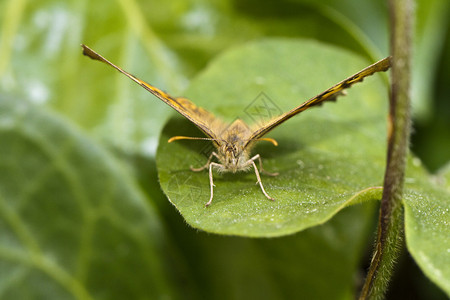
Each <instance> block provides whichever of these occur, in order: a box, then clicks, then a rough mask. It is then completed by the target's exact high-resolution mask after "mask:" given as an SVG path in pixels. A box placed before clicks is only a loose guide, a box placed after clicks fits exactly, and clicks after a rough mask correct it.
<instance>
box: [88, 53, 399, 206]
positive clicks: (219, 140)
mask: <svg viewBox="0 0 450 300" xmlns="http://www.w3.org/2000/svg"><path fill="white" fill-rule="evenodd" d="M81 46H82V48H83V54H84V55H86V56H88V57H90V58H92V59H95V60H98V61H101V62H103V63H106V64H108V65H109V66H111V67H113V68H115V69H116V70H117V71H119V72H121V73H122V74H124V75H125V76H127V77H128V78H130V79H131V80H133V81H134V82H136V83H137V84H139V85H140V86H142V87H143V88H145V89H146V90H147V91H149V92H150V93H152V94H153V95H154V96H156V97H158V98H159V99H160V100H162V101H163V102H165V103H166V104H167V105H169V106H170V107H172V108H173V109H174V110H176V111H177V112H178V113H180V114H181V115H182V116H184V117H185V118H186V119H188V120H189V121H191V122H192V123H194V124H195V125H196V126H197V127H198V128H199V129H200V130H201V131H202V132H203V133H204V134H205V135H206V136H207V137H206V138H199V137H185V136H174V137H172V138H170V139H169V142H172V141H176V140H182V139H190V140H209V141H212V143H213V144H214V146H215V147H216V151H214V152H212V153H211V155H210V157H209V159H208V161H207V163H206V164H205V165H204V166H202V167H200V168H194V167H192V166H191V170H192V171H196V172H198V171H202V170H205V169H208V170H209V182H210V190H211V197H210V199H209V201H208V202H207V203H206V206H209V205H210V204H211V202H212V199H213V194H214V183H213V170H215V171H218V172H231V173H236V172H239V171H248V170H250V169H252V168H253V169H254V171H255V175H256V178H257V182H256V183H257V184H259V186H260V188H261V191H262V192H263V194H264V195H265V196H266V198H268V199H270V200H274V199H273V198H272V197H270V196H269V195H268V194H267V193H266V191H265V189H264V186H263V184H262V182H261V177H260V174H259V173H260V172H261V173H265V174H266V175H269V176H276V175H278V173H269V172H266V171H265V170H264V169H263V168H262V162H261V157H260V155H259V154H256V155H254V156H251V149H252V147H253V145H254V144H255V143H256V142H257V141H269V142H271V143H272V144H274V145H275V146H277V145H278V144H277V142H276V141H275V140H274V139H272V138H265V137H263V136H264V135H266V134H267V133H268V132H270V131H271V130H272V129H274V128H275V127H277V126H278V125H280V124H281V123H283V122H285V121H287V120H288V119H290V118H291V117H293V116H295V115H297V114H299V113H300V112H303V111H305V110H307V109H309V108H310V107H313V106H316V105H321V104H322V103H324V102H326V101H328V102H329V101H336V98H337V97H338V96H340V95H344V94H345V93H344V90H345V89H347V88H349V87H351V86H352V85H353V84H355V83H357V82H360V81H362V80H363V79H364V78H365V77H367V76H370V75H372V74H374V73H377V72H380V71H386V70H388V69H389V67H390V57H386V58H384V59H382V60H380V61H378V62H376V63H374V64H372V65H370V66H368V67H367V68H365V69H363V70H361V71H359V72H358V73H356V74H354V75H352V76H350V77H348V78H346V79H344V80H343V81H341V82H339V83H337V84H336V85H334V86H332V87H331V88H329V89H327V90H326V91H324V92H322V93H320V94H318V95H317V96H315V97H313V98H311V99H309V100H307V101H306V102H304V103H302V104H300V105H299V106H297V107H295V108H293V109H291V110H290V111H288V112H286V113H284V114H281V115H280V116H278V117H275V118H273V119H271V120H269V121H267V122H265V123H264V124H263V125H260V126H257V127H250V126H248V125H247V124H246V123H245V122H244V121H242V120H240V119H237V120H235V121H234V122H232V123H231V124H230V125H227V124H226V123H224V122H222V121H221V120H220V119H218V118H216V117H215V116H214V115H213V114H212V113H210V112H208V111H207V110H205V109H203V108H201V107H198V106H196V105H195V104H194V103H192V102H191V101H190V100H188V99H186V98H176V97H172V96H170V95H169V94H167V93H165V92H163V91H161V90H160V89H158V88H156V87H154V86H152V85H150V84H148V83H146V82H144V81H142V80H140V79H139V78H137V77H135V76H133V75H131V74H130V73H128V72H126V71H124V70H122V69H121V68H119V67H118V66H116V65H114V64H113V63H111V62H110V61H108V60H107V59H106V58H104V57H103V56H101V55H100V54H98V53H96V52H95V51H94V50H92V49H90V48H89V47H87V46H85V45H81ZM213 159H214V160H216V161H217V162H216V161H213ZM255 161H258V163H259V171H258V167H257V166H256V164H255Z"/></svg>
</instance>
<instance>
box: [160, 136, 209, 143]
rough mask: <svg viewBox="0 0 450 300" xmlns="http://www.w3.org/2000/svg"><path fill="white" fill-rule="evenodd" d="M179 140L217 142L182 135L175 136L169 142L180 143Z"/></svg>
mask: <svg viewBox="0 0 450 300" xmlns="http://www.w3.org/2000/svg"><path fill="white" fill-rule="evenodd" d="M178 140H204V141H215V139H211V138H202V137H192V136H181V135H177V136H173V137H171V138H170V139H169V140H168V142H169V143H172V142H173V141H178Z"/></svg>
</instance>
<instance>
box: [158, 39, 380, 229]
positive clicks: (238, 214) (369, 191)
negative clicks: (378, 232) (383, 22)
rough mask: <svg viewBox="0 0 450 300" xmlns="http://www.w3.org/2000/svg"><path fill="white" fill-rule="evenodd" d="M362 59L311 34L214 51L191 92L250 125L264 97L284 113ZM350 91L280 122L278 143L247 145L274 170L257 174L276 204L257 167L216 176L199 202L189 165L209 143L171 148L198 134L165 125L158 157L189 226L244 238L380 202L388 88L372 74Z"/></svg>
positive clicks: (201, 184)
mask: <svg viewBox="0 0 450 300" xmlns="http://www.w3.org/2000/svg"><path fill="white" fill-rule="evenodd" d="M368 64H369V63H367V62H365V61H363V60H361V59H359V58H358V57H356V56H355V55H353V54H351V53H349V52H346V51H344V50H341V49H337V48H335V47H331V46H327V45H323V44H318V43H316V42H311V41H308V40H287V39H273V40H264V41H260V42H255V43H252V44H249V45H246V46H244V47H240V48H238V49H235V50H233V51H229V52H227V53H225V54H224V55H222V56H220V57H219V58H218V59H217V60H216V61H215V62H214V63H213V64H211V65H210V66H209V67H208V68H207V69H206V70H205V71H204V72H203V73H202V74H201V75H200V76H199V77H198V78H197V79H196V80H194V81H193V83H192V85H191V86H190V88H189V90H188V91H187V95H188V96H189V98H190V99H192V100H193V101H194V103H196V104H198V105H199V106H202V107H204V108H206V109H208V110H211V111H213V112H214V113H216V115H217V116H219V117H224V118H225V120H226V121H228V122H229V121H232V120H234V119H235V118H237V117H239V118H241V119H243V120H245V121H247V123H251V122H252V120H251V119H252V118H253V119H254V118H260V117H259V116H256V115H254V114H252V109H253V108H254V107H257V106H261V105H264V104H265V103H266V104H268V105H269V108H271V109H273V110H275V111H274V112H272V111H269V110H266V111H263V114H264V113H273V114H275V115H276V114H279V113H280V112H284V111H287V110H289V109H292V108H293V107H295V106H296V105H299V104H300V103H302V102H303V101H305V100H306V99H308V98H309V97H312V96H314V95H316V94H318V93H319V92H322V91H323V90H325V89H326V88H328V87H330V86H332V85H333V84H335V83H337V82H339V81H340V80H342V79H344V78H346V77H348V76H350V75H351V74H353V73H356V72H357V71H359V70H360V69H362V68H363V67H365V66H367V65H368ZM377 76H378V75H377ZM261 93H263V94H261ZM348 94H349V95H348V96H346V97H342V98H340V99H338V102H339V103H338V104H328V105H327V104H325V105H324V107H323V108H321V109H320V110H319V109H313V110H311V111H309V112H305V113H303V114H302V116H299V117H295V118H293V119H291V120H289V121H288V122H286V123H284V124H282V125H280V126H279V128H277V129H275V130H274V131H273V133H271V134H270V135H269V136H270V137H273V138H275V139H276V140H278V142H279V147H277V148H274V146H273V145H271V144H269V143H266V144H264V143H263V142H260V145H259V147H256V149H255V150H254V151H253V152H254V153H255V154H256V153H260V154H261V156H262V158H263V164H264V167H265V169H266V170H268V171H273V172H280V175H279V176H277V177H268V176H264V175H263V178H262V181H263V183H264V185H265V188H266V191H267V192H268V193H269V195H272V197H274V198H275V199H276V201H275V202H272V201H269V200H267V199H266V198H265V197H264V195H263V194H262V193H261V190H260V189H259V187H258V186H255V184H254V183H255V182H256V178H255V174H254V173H253V171H250V172H248V173H246V174H225V175H224V176H221V175H219V174H214V177H215V184H216V187H215V193H214V200H213V203H212V205H211V206H210V207H208V208H205V207H204V203H206V202H207V201H208V199H209V181H208V175H207V172H206V171H205V172H199V173H195V172H192V171H190V169H189V166H190V165H194V166H201V165H203V164H204V163H205V162H206V159H207V156H208V155H209V153H210V151H211V150H212V149H211V148H210V146H208V145H209V144H207V142H204V141H189V142H177V143H171V144H167V139H168V138H170V137H171V136H174V135H187V136H201V134H200V133H199V132H198V130H195V128H194V127H193V126H192V125H190V124H189V122H186V121H185V120H180V119H174V120H172V121H171V122H169V124H168V125H167V126H166V127H165V129H164V131H163V133H162V135H161V140H160V144H159V149H158V153H157V165H158V172H159V179H160V183H161V186H162V188H163V190H164V192H165V193H166V194H167V196H168V198H169V199H170V201H171V202H172V203H173V204H174V205H175V206H176V207H177V209H178V210H179V211H180V212H181V214H182V215H183V216H184V218H185V219H186V221H187V222H188V223H189V224H190V225H191V226H194V227H196V228H200V229H202V230H206V231H208V232H215V233H222V234H233V235H243V236H279V235H284V234H289V233H293V232H297V231H300V230H302V229H304V228H307V227H310V226H314V225H317V224H321V223H323V222H325V221H327V220H328V219H330V218H331V217H332V216H333V215H334V214H335V213H336V212H338V211H339V210H340V209H342V208H343V207H345V206H346V205H348V204H349V203H350V202H352V201H363V200H366V199H377V198H379V196H380V193H379V191H380V190H379V189H376V188H374V187H376V186H379V185H381V183H382V179H383V167H384V156H385V150H384V148H385V132H386V129H385V122H384V121H383V120H384V115H385V107H386V105H387V101H386V95H387V92H386V89H385V87H384V86H383V84H382V82H381V81H380V80H377V79H376V78H370V79H368V80H367V83H364V84H359V85H357V86H355V87H354V88H352V89H350V90H349V91H348ZM277 110H279V111H277ZM255 121H256V122H258V121H261V119H256V120H253V122H255ZM208 143H209V142H208Z"/></svg>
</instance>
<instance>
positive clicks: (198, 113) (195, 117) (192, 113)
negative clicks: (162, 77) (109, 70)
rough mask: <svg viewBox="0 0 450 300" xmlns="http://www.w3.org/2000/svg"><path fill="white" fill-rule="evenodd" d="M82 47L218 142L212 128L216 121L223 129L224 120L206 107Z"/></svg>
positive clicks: (93, 57)
mask: <svg viewBox="0 0 450 300" xmlns="http://www.w3.org/2000/svg"><path fill="white" fill-rule="evenodd" d="M81 47H82V48H83V54H84V55H86V56H88V57H90V58H92V59H94V60H98V61H101V62H104V63H106V64H107V65H109V66H111V67H113V68H114V69H116V70H117V71H119V72H120V73H122V74H124V75H125V76H127V77H128V78H130V79H131V80H133V81H134V82H136V83H137V84H139V85H140V86H142V87H143V88H144V89H146V90H147V91H149V92H150V93H152V94H153V95H155V96H156V97H158V98H159V99H161V100H162V101H164V102H165V103H166V104H168V105H169V106H170V107H172V108H173V109H175V110H176V111H177V112H179V113H180V114H181V115H183V116H184V117H185V118H186V119H188V120H189V121H191V122H192V123H194V124H195V125H196V126H197V127H198V128H200V130H201V131H203V132H204V133H205V134H206V135H207V136H208V137H210V138H211V139H213V142H214V143H215V144H217V141H216V140H217V139H218V136H217V134H216V133H214V132H213V131H212V130H211V128H213V123H216V124H215V127H217V125H219V128H218V129H219V130H221V129H220V127H223V124H221V123H222V122H221V121H220V120H218V119H217V118H215V117H214V115H213V114H212V113H210V112H208V111H206V110H205V109H203V108H201V107H198V106H196V105H195V104H194V103H192V102H191V101H189V100H188V99H186V98H174V97H172V96H170V95H169V94H167V93H165V92H163V91H162V90H160V89H158V88H156V87H154V86H152V85H150V84H148V83H146V82H145V81H142V80H140V79H139V78H137V77H135V76H134V75H132V74H130V73H128V72H126V71H124V70H122V69H121V68H119V67H118V66H116V65H115V64H113V63H112V62H110V61H109V60H107V59H106V58H104V57H103V56H101V55H100V54H98V53H97V52H95V51H94V50H92V49H91V48H89V47H88V46H86V45H81ZM219 132H220V131H219Z"/></svg>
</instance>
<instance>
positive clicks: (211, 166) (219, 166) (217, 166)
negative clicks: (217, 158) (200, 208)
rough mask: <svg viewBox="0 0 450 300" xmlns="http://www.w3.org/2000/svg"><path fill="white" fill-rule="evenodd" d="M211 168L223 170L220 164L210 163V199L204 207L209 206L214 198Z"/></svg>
mask: <svg viewBox="0 0 450 300" xmlns="http://www.w3.org/2000/svg"><path fill="white" fill-rule="evenodd" d="M213 153H214V152H213ZM211 156H212V155H211ZM213 168H216V169H223V166H222V165H221V164H218V163H215V162H212V163H210V164H209V187H210V188H211V197H210V198H209V201H208V202H207V203H206V204H205V206H206V207H208V206H209V205H210V204H211V202H212V199H213V196H214V187H215V185H214V182H213V174H212V170H213Z"/></svg>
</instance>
